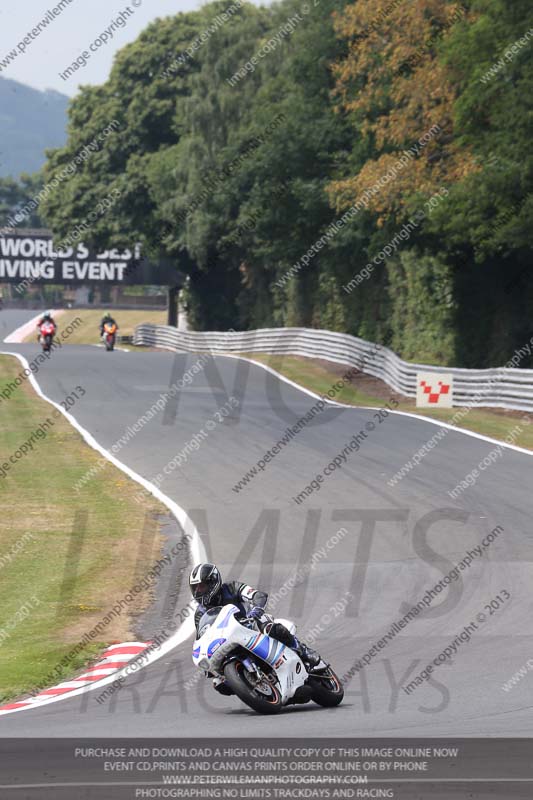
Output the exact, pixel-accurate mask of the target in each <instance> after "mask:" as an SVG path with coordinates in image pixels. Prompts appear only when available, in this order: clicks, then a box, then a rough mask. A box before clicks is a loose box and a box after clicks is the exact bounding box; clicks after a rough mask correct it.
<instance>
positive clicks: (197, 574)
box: [189, 564, 222, 607]
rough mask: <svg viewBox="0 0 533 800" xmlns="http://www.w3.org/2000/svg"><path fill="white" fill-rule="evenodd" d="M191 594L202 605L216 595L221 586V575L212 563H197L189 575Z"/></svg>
mask: <svg viewBox="0 0 533 800" xmlns="http://www.w3.org/2000/svg"><path fill="white" fill-rule="evenodd" d="M189 586H190V587H191V594H192V596H193V598H194V599H195V600H196V602H197V603H201V605H203V606H204V607H205V606H207V605H208V604H209V603H210V602H211V600H212V599H213V598H214V597H215V596H216V595H217V593H218V592H219V591H220V587H221V586H222V576H221V574H220V572H219V571H218V569H217V567H215V565H214V564H197V566H196V567H194V569H193V570H192V572H191V574H190V576H189Z"/></svg>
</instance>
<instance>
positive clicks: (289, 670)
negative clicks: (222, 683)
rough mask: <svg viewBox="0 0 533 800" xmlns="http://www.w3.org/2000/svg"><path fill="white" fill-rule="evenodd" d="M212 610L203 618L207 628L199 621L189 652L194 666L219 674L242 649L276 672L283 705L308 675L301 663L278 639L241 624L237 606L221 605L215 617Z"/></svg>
mask: <svg viewBox="0 0 533 800" xmlns="http://www.w3.org/2000/svg"><path fill="white" fill-rule="evenodd" d="M215 611H216V610H215V609H212V611H211V615H209V612H208V614H205V615H204V617H202V620H204V618H206V621H207V627H206V626H205V625H202V620H201V621H200V633H201V636H200V637H199V638H198V639H197V640H196V641H195V643H194V646H193V653H192V659H193V662H194V664H195V665H196V666H197V667H199V668H200V669H204V670H205V671H206V672H215V673H218V674H222V673H221V671H220V669H221V667H223V664H224V662H225V661H226V660H227V658H228V656H229V655H230V653H231V652H232V651H234V650H237V649H239V648H240V649H244V650H246V651H248V652H249V653H250V654H253V655H254V656H256V657H257V658H259V659H261V660H262V661H264V662H265V663H266V664H268V665H269V666H270V667H271V668H272V669H273V670H274V671H275V673H276V675H277V677H278V680H279V684H280V690H281V695H282V701H283V703H286V702H287V701H288V700H289V699H290V698H291V697H293V695H294V693H295V691H296V689H297V688H298V687H299V686H303V685H304V683H305V682H306V680H307V676H308V673H307V670H306V668H305V665H304V663H303V661H302V660H301V659H300V658H299V656H298V655H297V654H296V653H295V652H294V651H293V650H291V649H290V648H288V647H286V646H285V645H284V644H282V643H281V642H279V641H278V640H277V639H272V638H271V637H270V636H267V635H266V634H264V633H261V632H259V631H258V630H257V629H256V628H255V627H254V628H249V627H246V626H245V625H241V623H240V622H239V621H238V619H237V618H236V616H235V614H237V613H240V610H239V608H238V607H237V606H235V605H233V604H229V605H226V606H223V607H221V608H220V610H219V611H218V613H216V616H215V614H214V613H213V612H215ZM211 619H212V621H211ZM202 628H204V630H202Z"/></svg>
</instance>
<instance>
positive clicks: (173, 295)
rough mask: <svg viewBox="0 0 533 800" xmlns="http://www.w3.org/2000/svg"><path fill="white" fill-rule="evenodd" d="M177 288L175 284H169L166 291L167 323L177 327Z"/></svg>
mask: <svg viewBox="0 0 533 800" xmlns="http://www.w3.org/2000/svg"><path fill="white" fill-rule="evenodd" d="M179 292H180V290H179V288H178V287H176V286H169V288H168V292H167V325H171V326H172V327H173V328H177V327H178V295H179Z"/></svg>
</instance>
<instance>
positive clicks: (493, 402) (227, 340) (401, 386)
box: [133, 323, 533, 411]
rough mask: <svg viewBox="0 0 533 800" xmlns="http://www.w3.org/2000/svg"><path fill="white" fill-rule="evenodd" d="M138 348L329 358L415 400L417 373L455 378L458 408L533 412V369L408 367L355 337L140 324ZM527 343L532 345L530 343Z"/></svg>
mask: <svg viewBox="0 0 533 800" xmlns="http://www.w3.org/2000/svg"><path fill="white" fill-rule="evenodd" d="M133 341H134V344H136V345H146V346H151V347H163V348H167V349H169V350H175V351H177V352H183V353H189V352H195V353H208V352H210V353H275V354H279V355H283V354H286V355H297V356H307V357H308V358H325V359H327V360H328V361H335V362H337V363H339V364H348V365H349V366H351V367H357V368H358V369H360V370H361V371H362V372H365V373H367V374H368V375H373V376H374V377H375V378H380V379H381V380H383V381H385V383H387V384H388V385H389V386H390V387H391V388H392V389H394V391H396V392H399V393H400V394H404V395H406V396H407V397H412V398H415V397H416V375H417V372H436V373H444V374H452V375H453V380H454V405H455V406H467V405H470V404H475V405H480V406H487V407H490V408H506V409H515V410H519V411H533V370H531V369H511V368H507V367H497V368H493V369H453V368H450V367H433V366H431V365H428V364H410V363H408V362H407V361H402V359H401V358H399V356H397V355H396V353H393V352H392V350H389V349H388V348H387V347H383V346H382V345H376V344H372V343H371V342H367V341H365V340H364V339H359V338H357V337H356V336H350V335H348V334H344V333H334V332H332V331H322V330H315V329H311V328H262V329H259V330H256V331H242V332H228V331H223V332H217V331H206V332H199V331H187V332H185V331H178V330H176V328H172V327H168V326H166V325H150V324H148V323H145V324H142V325H138V326H137V328H136V330H135V336H134V340H133ZM528 344H529V343H528Z"/></svg>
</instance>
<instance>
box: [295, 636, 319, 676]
mask: <svg viewBox="0 0 533 800" xmlns="http://www.w3.org/2000/svg"><path fill="white" fill-rule="evenodd" d="M294 638H295V639H296V636H295V637H294ZM296 652H297V653H298V655H299V656H300V658H301V659H302V661H303V662H304V663H305V664H307V666H308V667H310V668H311V669H314V668H315V667H318V665H319V664H320V662H321V661H322V659H321V657H320V655H319V653H317V651H316V650H313V649H312V648H311V647H308V646H307V645H306V644H304V643H303V642H301V641H300V640H299V639H296Z"/></svg>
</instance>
